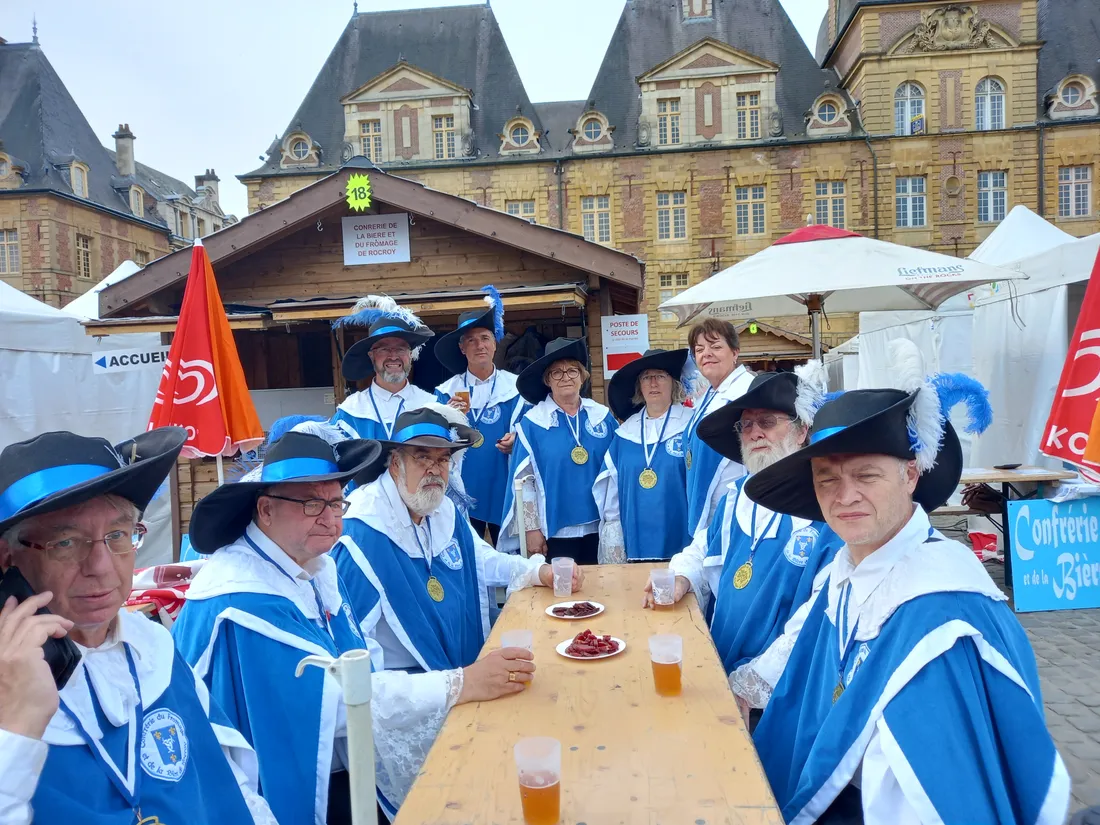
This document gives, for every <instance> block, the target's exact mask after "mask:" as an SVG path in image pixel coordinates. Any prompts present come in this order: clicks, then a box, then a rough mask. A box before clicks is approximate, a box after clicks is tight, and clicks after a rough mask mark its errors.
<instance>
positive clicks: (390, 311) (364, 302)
mask: <svg viewBox="0 0 1100 825" xmlns="http://www.w3.org/2000/svg"><path fill="white" fill-rule="evenodd" d="M379 318H396V319H400V320H402V321H404V322H405V323H406V324H408V325H409V326H411V327H413V328H414V329H417V328H420V327H422V326H424V322H423V321H421V320H420V319H419V318H417V317H416V314H415V313H414V312H412V310H408V309H405V308H404V307H402V306H400V305H399V304H398V303H397V301H395V300H394V299H393V298H391V297H390V296H388V295H368V296H366V297H365V298H360V299H359V300H358V301H356V302H355V306H353V307H352V308H351V312H350V313H349V314H348V315H345V316H344V317H343V318H337V319H336V320H335V321H333V322H332V326H333V328H334V329H339V328H340V327H369V326H370V325H371V324H373V323H374V322H375V321H377V320H378V319H379Z"/></svg>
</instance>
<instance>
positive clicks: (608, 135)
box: [569, 109, 615, 154]
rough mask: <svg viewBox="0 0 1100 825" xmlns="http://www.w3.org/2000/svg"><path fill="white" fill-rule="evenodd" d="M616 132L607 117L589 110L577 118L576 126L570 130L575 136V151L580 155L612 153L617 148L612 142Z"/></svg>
mask: <svg viewBox="0 0 1100 825" xmlns="http://www.w3.org/2000/svg"><path fill="white" fill-rule="evenodd" d="M614 131H615V130H614V129H612V128H611V124H609V123H608V122H607V118H606V117H604V116H603V115H602V114H600V113H599V112H597V111H595V110H594V109H589V110H588V111H586V112H583V113H582V114H581V116H580V117H579V118H577V123H576V126H574V127H573V128H572V129H570V130H569V132H570V134H572V135H573V151H574V152H576V153H579V154H585V153H593V152H607V151H610V150H611V149H614V148H615V144H614V141H613V140H612V134H613V132H614Z"/></svg>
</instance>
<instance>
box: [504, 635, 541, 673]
mask: <svg viewBox="0 0 1100 825" xmlns="http://www.w3.org/2000/svg"><path fill="white" fill-rule="evenodd" d="M500 646H501V647H502V648H505V647H522V648H523V649H524V650H529V651H531V653H534V652H535V631H533V630H505V631H504V632H503V633H501V634H500ZM530 676H531V681H534V674H533V673H532V674H530ZM521 684H522V685H523V686H524V687H527V685H529V684H531V682H521Z"/></svg>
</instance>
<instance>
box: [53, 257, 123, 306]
mask: <svg viewBox="0 0 1100 825" xmlns="http://www.w3.org/2000/svg"><path fill="white" fill-rule="evenodd" d="M140 270H141V267H140V266H138V265H137V264H135V263H134V262H133V261H123V262H122V263H121V264H119V265H118V268H117V269H115V271H114V272H112V273H111V274H110V275H108V276H107V277H106V278H104V279H103V280H102V281H100V282H99V283H98V284H96V285H95V286H93V287H92V288H91V289H89V290H88V291H87V292H85V293H84V294H83V295H78V296H77V297H76V298H73V299H72V300H71V301H69V303H67V304H65V306H64V307H62V309H61V311H62V312H67V313H68V314H69V315H72V316H73V317H75V318H79V319H80V320H81V321H92V320H94V321H98V320H99V293H101V292H102V291H103V290H105V289H106V288H107V287H109V286H111V285H112V284H117V283H118V282H119V281H122V280H125V279H126V278H129V277H130V276H131V275H133V274H134V273H135V272H139V271H140Z"/></svg>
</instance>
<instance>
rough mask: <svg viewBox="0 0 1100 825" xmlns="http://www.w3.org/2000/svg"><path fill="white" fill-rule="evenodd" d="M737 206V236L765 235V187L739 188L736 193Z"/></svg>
mask: <svg viewBox="0 0 1100 825" xmlns="http://www.w3.org/2000/svg"><path fill="white" fill-rule="evenodd" d="M734 197H735V200H736V204H737V208H736V211H737V234H738V235H763V234H764V209H765V201H764V187H763V186H738V187H737V191H736V192H735V193H734Z"/></svg>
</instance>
